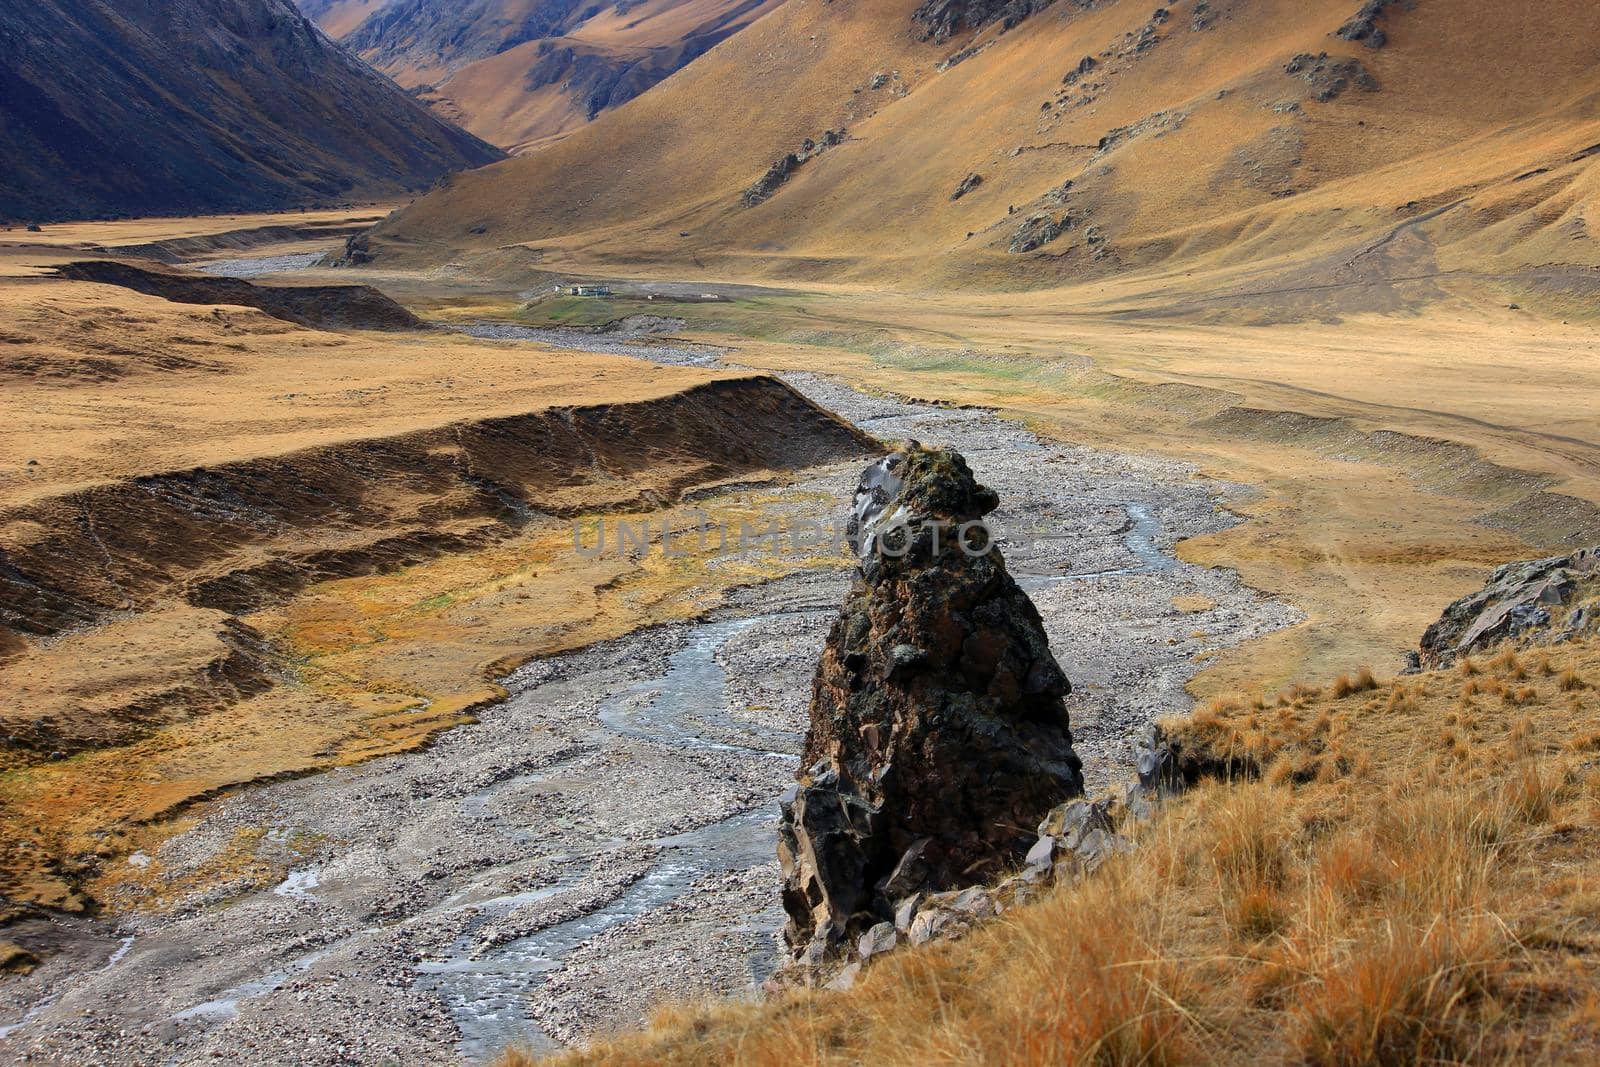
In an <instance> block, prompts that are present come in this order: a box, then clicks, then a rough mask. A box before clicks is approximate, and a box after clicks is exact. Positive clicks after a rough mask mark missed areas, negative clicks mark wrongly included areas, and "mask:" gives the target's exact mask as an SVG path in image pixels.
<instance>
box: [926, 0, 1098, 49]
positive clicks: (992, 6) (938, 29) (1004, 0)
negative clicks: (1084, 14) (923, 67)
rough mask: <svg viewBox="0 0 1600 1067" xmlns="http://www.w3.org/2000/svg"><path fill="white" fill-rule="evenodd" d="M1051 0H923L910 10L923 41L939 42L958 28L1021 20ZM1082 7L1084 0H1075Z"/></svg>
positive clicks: (958, 31)
mask: <svg viewBox="0 0 1600 1067" xmlns="http://www.w3.org/2000/svg"><path fill="white" fill-rule="evenodd" d="M1052 2H1053V0H924V2H923V3H922V4H921V6H919V7H918V8H917V9H916V10H915V11H913V12H912V13H911V20H912V22H914V23H916V26H917V33H918V35H919V36H920V37H921V38H922V39H923V40H924V41H934V42H936V43H943V42H944V41H948V40H949V39H950V38H951V37H953V36H954V35H956V34H957V33H960V32H961V31H962V30H976V29H979V28H981V27H983V26H987V25H988V24H989V23H991V22H1001V23H1003V24H1004V26H1005V28H1006V29H1008V30H1009V29H1011V28H1012V27H1013V26H1016V25H1017V24H1019V23H1021V22H1022V21H1023V20H1024V19H1026V18H1027V17H1028V16H1029V15H1032V14H1033V13H1034V12H1036V11H1042V10H1043V9H1045V8H1047V7H1049V6H1050V4H1051V3H1052ZM1076 3H1077V5H1078V6H1079V7H1086V6H1088V3H1087V2H1086V0H1076Z"/></svg>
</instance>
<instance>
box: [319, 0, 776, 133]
mask: <svg viewBox="0 0 1600 1067" xmlns="http://www.w3.org/2000/svg"><path fill="white" fill-rule="evenodd" d="M358 2H359V0H300V6H301V9H302V10H304V11H305V12H306V13H307V14H308V15H310V16H312V17H313V18H315V19H317V20H318V22H319V24H320V25H322V27H323V28H324V29H325V30H327V31H328V32H329V33H330V34H333V35H336V36H341V37H342V38H343V40H344V43H345V44H346V45H347V46H348V47H349V48H350V49H351V50H353V51H355V52H356V53H358V54H359V55H360V56H361V57H362V58H364V59H366V60H367V61H368V62H369V63H371V64H372V65H373V66H375V67H377V68H378V69H379V70H381V71H384V72H385V73H387V74H389V75H391V76H392V77H393V78H394V79H395V80H396V81H397V82H399V83H400V84H401V85H402V86H404V87H406V88H408V89H411V90H412V91H413V92H414V93H416V94H417V95H418V96H419V97H420V98H421V99H423V100H425V101H426V102H428V103H429V104H430V105H432V106H433V107H434V108H435V110H437V111H438V112H440V113H441V114H442V115H445V116H447V117H449V118H451V119H452V120H455V121H458V122H460V123H461V124H462V125H463V126H465V127H466V128H467V129H469V130H471V131H472V132H474V133H476V134H478V135H479V136H481V137H483V138H484V139H486V140H489V141H492V142H494V143H496V144H498V145H501V146H502V147H504V148H506V149H509V150H511V151H521V150H525V149H528V148H531V147H534V146H536V145H538V144H540V143H542V142H545V141H548V140H550V139H551V138H555V137H559V136H561V135H563V134H566V133H568V132H570V131H572V130H574V129H577V128H578V127H580V126H582V125H584V124H585V123H587V122H589V121H591V120H593V119H594V118H595V117H596V116H597V115H599V114H600V113H602V112H604V111H607V110H609V109H611V108H614V107H618V106H620V105H622V104H625V103H627V102H628V101H629V100H632V99H633V98H634V97H636V96H638V95H639V94H640V93H642V92H644V91H645V90H646V89H649V88H650V87H651V86H653V85H655V84H656V83H657V82H660V81H662V80H663V79H665V78H666V77H668V76H669V75H671V74H672V73H673V72H674V71H676V70H678V69H679V68H680V67H682V66H684V65H685V64H687V63H688V62H690V61H691V60H693V59H695V58H696V57H698V56H700V55H702V54H704V53H705V52H706V51H708V50H709V49H710V48H712V47H713V46H715V45H716V44H718V43H719V42H721V41H722V40H724V39H725V38H727V37H729V36H730V35H732V34H733V33H735V32H737V31H739V30H741V29H743V28H744V27H745V26H746V25H748V24H749V23H750V22H752V21H754V20H755V19H757V18H759V17H760V16H761V15H763V14H765V13H766V12H767V11H768V10H769V9H771V8H772V7H775V6H776V5H777V3H778V0H642V2H639V0H619V2H617V3H616V4H614V5H611V6H598V5H594V4H586V3H578V2H577V0H465V2H455V0H367V2H365V3H360V4H359V6H360V8H361V10H362V11H365V12H369V14H368V15H367V16H366V17H365V18H364V20H363V21H361V22H360V23H359V24H358V25H357V26H354V27H351V26H350V22H351V19H352V16H353V15H354V13H355V10H354V9H355V8H356V6H357V4H358Z"/></svg>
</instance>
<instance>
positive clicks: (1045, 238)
mask: <svg viewBox="0 0 1600 1067" xmlns="http://www.w3.org/2000/svg"><path fill="white" fill-rule="evenodd" d="M1071 225H1072V219H1071V217H1070V216H1063V217H1062V218H1061V220H1060V221H1059V222H1058V221H1056V219H1055V218H1054V217H1053V216H1050V215H1043V214H1041V215H1031V216H1029V217H1028V219H1027V221H1026V222H1024V223H1023V224H1022V225H1021V226H1020V227H1019V228H1018V229H1017V232H1016V233H1015V234H1013V235H1012V238H1011V243H1010V244H1009V245H1007V246H1006V251H1007V252H1010V253H1012V254H1013V255H1021V254H1022V253H1024V252H1036V251H1038V250H1039V249H1041V248H1043V247H1044V246H1045V245H1047V244H1049V243H1050V242H1051V241H1054V240H1055V239H1056V238H1057V237H1060V236H1061V235H1062V234H1063V233H1066V232H1067V230H1068V229H1069V228H1070V227H1071Z"/></svg>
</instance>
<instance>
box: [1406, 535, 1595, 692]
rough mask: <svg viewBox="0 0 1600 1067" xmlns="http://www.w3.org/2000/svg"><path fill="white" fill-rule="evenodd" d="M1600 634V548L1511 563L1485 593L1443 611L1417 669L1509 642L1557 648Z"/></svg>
mask: <svg viewBox="0 0 1600 1067" xmlns="http://www.w3.org/2000/svg"><path fill="white" fill-rule="evenodd" d="M1596 632H1600V547H1595V548H1586V549H1583V550H1581V551H1578V552H1574V553H1572V554H1571V555H1568V556H1550V557H1548V558H1546V559H1536V560H1524V561H1521V562H1518V563H1507V564H1506V565H1505V566H1503V567H1500V568H1499V569H1497V570H1496V571H1495V572H1494V573H1493V574H1492V575H1490V577H1489V582H1488V584H1487V585H1485V586H1484V587H1483V588H1482V589H1480V590H1478V591H1477V592H1476V593H1473V594H1471V595H1470V596H1464V597H1462V598H1461V599H1460V600H1457V601H1456V602H1455V603H1453V604H1451V605H1450V606H1449V607H1448V608H1445V610H1444V614H1443V615H1442V616H1441V617H1440V618H1439V621H1438V622H1436V623H1434V624H1433V625H1432V626H1430V627H1428V630H1427V632H1426V633H1425V634H1423V635H1422V647H1421V650H1420V651H1419V652H1417V653H1413V660H1414V662H1413V667H1421V668H1424V669H1428V670H1432V669H1435V668H1438V667H1448V666H1450V665H1451V664H1452V663H1454V662H1455V660H1456V657H1458V656H1465V655H1471V654H1472V653H1475V652H1481V651H1483V650H1485V649H1488V648H1491V647H1493V646H1494V645H1497V644H1499V643H1500V642H1501V641H1504V640H1507V639H1515V640H1518V641H1521V642H1523V643H1528V644H1535V643H1547V644H1548V643H1555V642H1559V641H1567V640H1571V639H1572V638H1574V637H1578V636H1581V635H1585V634H1592V633H1596Z"/></svg>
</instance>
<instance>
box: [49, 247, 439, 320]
mask: <svg viewBox="0 0 1600 1067" xmlns="http://www.w3.org/2000/svg"><path fill="white" fill-rule="evenodd" d="M57 273H58V274H59V275H60V276H61V277H63V278H67V279H70V280H72V281H79V282H99V283H101V284H104V285H120V286H122V287H123V288H124V289H132V290H133V291H134V292H138V293H144V294H145V295H147V296H158V297H160V298H162V299H163V300H170V301H172V302H173V303H176V304H210V305H218V304H225V305H236V306H238V307H251V308H256V309H258V310H260V311H265V312H266V313H267V314H268V315H271V316H272V317H273V318H276V319H282V320H284V321H285V322H292V323H295V324H296V325H299V326H311V327H315V328H318V329H340V328H344V329H358V330H424V329H427V324H426V323H424V322H423V321H422V320H421V319H419V318H417V317H416V316H415V315H413V314H412V313H411V312H409V311H407V310H406V309H405V308H403V307H401V306H400V305H399V304H397V303H395V302H394V301H393V300H391V299H389V298H388V297H387V296H385V295H383V294H382V293H380V292H379V291H378V290H376V289H374V288H372V286H370V285H257V284H255V283H253V282H247V281H243V280H241V279H238V278H216V277H212V276H210V275H205V274H196V273H194V272H192V271H187V270H183V269H180V268H177V267H169V266H162V265H157V264H155V263H148V264H138V263H129V262H124V261H122V260H111V259H107V260H84V261H82V262H79V263H68V264H65V265H64V266H62V267H59V268H58V269H57Z"/></svg>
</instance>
